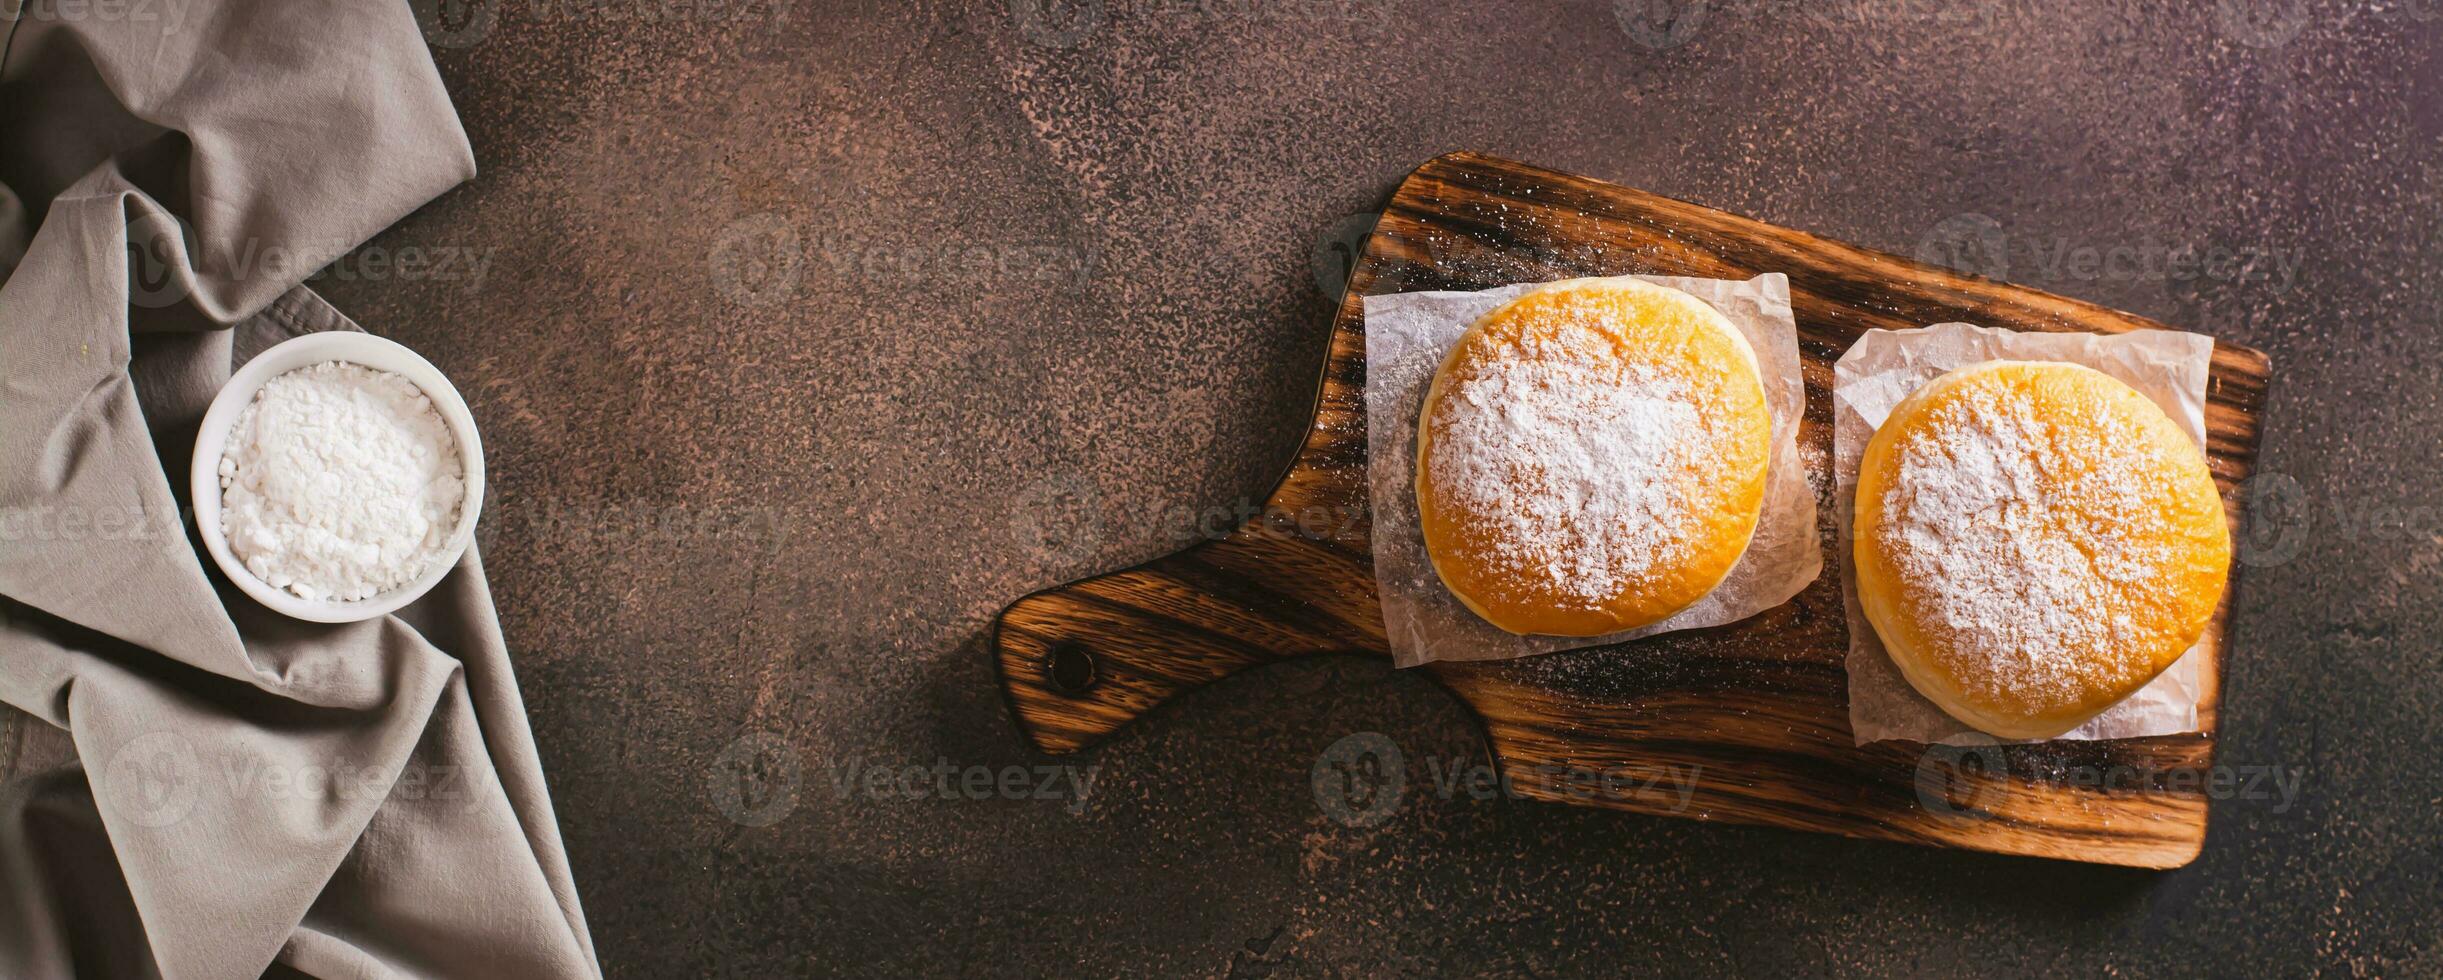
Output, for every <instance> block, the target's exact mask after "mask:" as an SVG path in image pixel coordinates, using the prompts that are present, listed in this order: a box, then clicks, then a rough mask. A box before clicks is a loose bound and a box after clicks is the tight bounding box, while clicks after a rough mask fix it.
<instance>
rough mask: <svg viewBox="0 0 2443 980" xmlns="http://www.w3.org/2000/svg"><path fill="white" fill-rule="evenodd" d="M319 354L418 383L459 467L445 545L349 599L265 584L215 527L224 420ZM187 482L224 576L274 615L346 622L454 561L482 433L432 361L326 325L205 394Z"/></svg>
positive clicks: (477, 490)
mask: <svg viewBox="0 0 2443 980" xmlns="http://www.w3.org/2000/svg"><path fill="white" fill-rule="evenodd" d="M326 361H347V362H349V363H352V364H362V365H364V366H366V367H369V368H374V369H376V370H381V371H388V372H390V373H392V374H396V375H399V376H400V377H403V378H406V379H407V380H409V381H412V382H415V385H416V387H418V388H422V389H424V395H425V397H427V398H430V399H432V401H433V408H434V409H435V410H436V411H439V412H440V413H441V418H442V420H443V421H444V422H447V423H449V427H450V435H451V436H452V437H454V438H456V439H457V440H458V459H459V461H460V464H461V465H462V466H463V467H464V468H465V471H466V498H465V499H464V501H462V502H461V503H460V504H459V505H458V526H457V527H456V528H454V529H452V530H451V531H450V540H449V544H448V545H447V546H445V547H444V548H443V549H442V552H441V554H440V555H439V556H437V557H435V558H434V559H433V564H432V567H430V568H427V569H425V570H424V573H423V574H422V575H418V576H416V580H415V581H413V582H409V583H407V584H406V585H404V586H401V587H399V588H396V589H392V590H391V591H388V592H384V593H382V594H380V595H377V596H374V597H372V598H369V599H358V600H355V601H353V602H342V601H337V600H329V599H304V598H299V597H298V596H297V595H296V594H294V593H291V592H289V591H287V590H285V589H276V588H273V587H272V586H271V583H269V582H265V581H263V580H262V579H259V578H256V577H255V575H254V573H253V572H250V571H247V570H246V566H245V564H244V563H242V562H240V561H238V559H237V556H236V555H233V554H231V553H230V552H229V540H228V538H227V537H226V536H224V535H223V534H222V533H221V477H220V466H221V453H222V450H223V449H224V448H225V447H226V446H227V445H228V443H229V427H230V425H231V424H233V423H235V422H236V421H237V416H238V412H239V411H240V410H242V409H244V408H245V407H246V403H247V402H250V401H253V400H254V395H255V392H256V391H258V390H260V389H261V388H262V387H263V385H264V383H265V382H268V381H270V380H271V379H273V378H275V377H278V376H280V375H282V374H286V373H288V372H290V371H293V370H296V369H297V368H301V367H305V366H307V365H309V364H321V363H323V362H326ZM188 482H189V483H190V484H192V486H193V492H194V495H195V523H196V525H197V527H198V529H200V530H201V531H202V532H203V538H204V550H206V551H209V552H211V553H212V560H213V561H214V562H215V563H217V564H219V565H220V566H221V574H224V575H227V576H229V580H230V581H232V582H235V583H237V586H238V588H240V589H244V590H245V591H246V594H247V595H249V596H253V597H254V600H255V601H256V602H260V603H262V604H264V605H265V606H269V607H271V609H272V610H273V611H275V612H278V613H281V614H282V615H286V616H292V617H295V618H297V619H302V620H307V621H309V622H316V623H353V622H356V621H358V620H365V619H372V618H374V617H375V616H382V615H387V614H388V613H390V612H391V611H392V610H395V609H397V608H399V607H400V606H404V605H406V604H408V603H410V602H414V601H416V598H417V597H418V596H421V595H423V594H424V593H426V592H429V591H431V590H432V587H433V586H434V584H436V583H438V582H440V581H441V579H442V577H443V576H446V575H448V574H449V573H450V569H452V568H455V567H457V566H458V559H459V556H461V555H464V554H466V550H467V544H468V542H471V541H473V540H475V518H476V516H477V515H478V514H479V513H480V512H482V510H483V502H484V447H483V440H482V439H481V438H480V437H478V436H477V435H476V434H475V416H474V413H471V412H469V411H467V403H466V399H464V398H460V397H459V396H458V389H457V388H455V387H452V386H451V385H450V379H448V378H446V377H443V376H442V374H441V369H440V368H436V367H434V366H433V365H432V362H430V361H427V360H425V359H424V358H422V357H419V356H417V354H416V352H415V351H412V350H408V349H407V348H405V347H402V346H400V345H398V344H395V343H392V342H390V341H387V340H383V339H382V338H380V337H376V336H374V335H372V334H369V333H358V332H356V331H353V330H326V331H322V332H320V333H310V334H306V335H305V336H302V337H294V338H291V339H288V340H284V341H281V342H280V343H278V344H275V345H273V346H272V348H271V349H270V350H267V351H264V352H263V353H261V354H257V355H255V358H254V360H251V361H247V362H246V366H245V367H243V368H239V369H238V371H237V373H236V374H233V375H231V376H230V377H229V384H228V385H226V386H224V387H222V388H221V392H220V394H218V395H215V396H213V398H212V407H211V408H209V409H206V410H205V411H204V422H203V429H202V431H199V432H197V433H196V434H195V463H194V465H193V466H192V467H190V472H189V474H188Z"/></svg>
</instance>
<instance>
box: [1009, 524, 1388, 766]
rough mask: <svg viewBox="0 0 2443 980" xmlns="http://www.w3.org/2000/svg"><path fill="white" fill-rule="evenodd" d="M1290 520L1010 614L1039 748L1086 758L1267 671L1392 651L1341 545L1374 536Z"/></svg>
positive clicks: (1018, 683) (1076, 587) (1016, 676)
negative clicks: (1329, 657)
mask: <svg viewBox="0 0 2443 980" xmlns="http://www.w3.org/2000/svg"><path fill="white" fill-rule="evenodd" d="M1281 494H1282V491H1276V492H1275V499H1276V500H1278V499H1280V496H1281ZM1282 512H1283V511H1280V510H1278V509H1277V508H1275V507H1267V508H1266V514H1267V515H1268V516H1266V517H1258V518H1255V519H1254V520H1251V521H1249V522H1247V523H1246V524H1244V525H1242V526H1240V527H1239V528H1238V530H1236V531H1234V532H1232V533H1231V534H1230V535H1229V536H1228V537H1225V538H1222V539H1219V540H1215V541H1207V542H1203V543H1200V544H1197V545H1195V546H1193V547H1190V548H1187V549H1185V550H1183V551H1178V552H1174V553H1172V554H1170V555H1166V556H1164V557H1161V558H1157V559H1154V560H1153V561H1150V562H1147V563H1145V564H1143V565H1139V566H1136V567H1135V568H1130V569H1127V570H1125V571H1119V572H1113V573H1111V574H1109V575H1099V576H1096V577H1094V578H1089V579H1085V580H1082V581H1077V582H1071V583H1069V584H1067V585H1063V586H1059V587H1057V588H1050V589H1045V590H1043V591H1041V592H1037V593H1034V594H1032V595H1029V596H1026V597H1025V598H1022V599H1019V600H1018V601H1016V602H1013V603H1011V604H1010V605H1009V608H1007V609H1003V610H1002V611H1001V615H1000V616H999V617H997V618H995V620H994V621H993V636H992V646H993V656H994V659H995V660H996V662H997V663H998V665H999V667H1000V671H1001V688H1002V690H1003V691H1004V692H1006V693H1007V694H1008V696H1009V701H1010V708H1011V710H1012V711H1013V712H1015V713H1016V715H1017V718H1018V724H1019V727H1020V728H1022V729H1024V730H1025V731H1026V734H1027V737H1028V738H1029V739H1031V740H1032V741H1033V742H1034V743H1035V745H1036V747H1038V748H1041V749H1043V750H1044V751H1046V752H1072V751H1076V750H1077V749H1081V748H1084V747H1086V746H1088V745H1091V744H1093V743H1094V742H1096V741H1098V740H1100V739H1101V738H1102V737H1103V736H1105V735H1109V734H1110V733H1111V732H1113V731H1115V730H1117V729H1119V728H1120V727H1121V726H1123V725H1126V724H1128V723H1129V722H1130V721H1133V720H1135V719H1136V718H1138V717H1139V716H1142V715H1144V714H1145V713H1146V712H1148V711H1151V710H1153V708H1154V707H1155V706H1157V705H1160V704H1162V703H1163V702H1165V701H1168V700H1170V699H1172V698H1174V697H1177V696H1179V695H1181V694H1184V693H1186V692H1188V691H1191V690H1194V689H1196V688H1198V687H1202V686H1204V685H1206V684H1210V683H1212V682H1214V681H1217V680H1220V679H1222V678H1224V677H1228V676H1230V675H1231V674H1235V673H1238V672H1239V671H1242V670H1245V669H1247V668H1249V667H1253V666H1257V665H1259V664H1267V663H1272V662H1274V661H1277V660H1285V659H1288V658H1291V657H1302V656H1310V655H1313V654H1318V653H1338V652H1357V653H1375V654H1381V653H1382V651H1383V642H1382V615H1381V611H1380V609H1379V607H1377V605H1376V604H1375V598H1374V582H1373V569H1372V566H1371V564H1369V563H1367V562H1365V561H1363V560H1362V559H1361V556H1360V554H1359V553H1356V552H1353V551H1352V550H1350V549H1349V547H1348V546H1347V545H1346V544H1345V543H1344V542H1343V541H1341V540H1339V538H1341V537H1342V536H1345V535H1348V534H1351V533H1354V534H1357V535H1362V534H1363V533H1364V530H1363V528H1362V526H1361V527H1357V528H1355V529H1351V528H1346V527H1338V528H1327V527H1321V526H1317V525H1307V524H1301V523H1300V522H1297V521H1287V520H1275V519H1271V517H1270V515H1273V514H1278V513H1282ZM1285 572H1286V574H1285Z"/></svg>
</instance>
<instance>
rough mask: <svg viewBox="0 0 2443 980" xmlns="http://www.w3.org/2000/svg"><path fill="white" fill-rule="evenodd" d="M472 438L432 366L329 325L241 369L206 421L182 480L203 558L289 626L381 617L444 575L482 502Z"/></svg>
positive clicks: (467, 421) (476, 444) (471, 423)
mask: <svg viewBox="0 0 2443 980" xmlns="http://www.w3.org/2000/svg"><path fill="white" fill-rule="evenodd" d="M483 475H484V474H483V444H482V441H481V440H480V439H479V438H478V436H477V435H476V432H475V420H474V416H473V415H472V414H471V413H469V412H468V411H467V407H466V401H465V400H464V399H462V398H460V397H459V395H458V390H457V389H456V388H454V387H452V386H451V385H450V382H449V379H448V378H446V377H443V376H442V374H441V371H440V370H439V369H438V368H435V367H433V365H432V364H431V363H430V362H428V361H426V360H425V359H424V358H422V357H419V356H417V355H416V353H415V352H414V351H411V350H408V349H407V348H405V347H402V346H400V345H398V344H395V343H392V342H390V341H387V340H383V339H382V338H379V337H375V336H373V335H371V334H364V333H357V332H354V331H326V332H322V333H313V334H307V335H305V336H302V337H297V338H294V339H291V340H288V341H285V342H283V343H280V344H278V345H276V346H274V347H272V348H271V349H269V350H266V351H264V352H263V353H261V354H259V355H256V356H255V358H254V359H253V360H250V361H248V362H246V365H245V367H243V368H241V369H240V370H239V371H238V372H237V373H236V374H234V375H232V376H231V377H230V379H229V384H228V385H227V386H226V387H224V388H222V389H221V392H220V394H219V395H218V396H216V397H215V398H214V399H213V401H212V407H211V408H210V409H209V410H207V411H206V412H205V413H204V419H203V424H202V427H201V429H200V430H199V431H198V432H197V434H196V440H195V458H194V464H193V467H192V469H191V472H190V486H191V487H192V490H193V494H194V501H195V516H196V524H197V526H198V530H199V531H200V532H201V535H202V537H203V541H204V548H205V550H206V551H209V552H211V554H212V560H213V561H214V563H216V564H218V565H219V566H220V568H221V571H222V573H223V574H226V575H227V576H229V579H230V581H231V582H233V583H235V584H236V585H237V586H238V587H239V588H240V589H241V590H243V591H245V593H246V594H247V595H248V596H251V597H253V598H254V599H255V601H257V602H260V603H262V604H263V605H265V606H268V607H270V608H271V609H273V610H275V611H277V612H280V613H283V614H285V615H288V616H292V617H295V618H298V619H303V620H309V621H312V622H320V623H345V622H355V621H358V620H364V619H372V618H374V617H376V616H381V615H384V614H387V613H389V612H391V611H393V610H396V609H398V608H399V607H401V606H404V605H406V604H408V603H409V602H413V601H415V599H416V598H417V597H419V596H421V595H423V594H424V593H425V592H427V591H429V590H431V589H432V587H433V586H434V585H435V584H436V583H438V582H440V581H441V579H442V578H443V577H445V576H447V575H448V574H449V571H450V569H451V568H453V567H455V566H456V565H457V563H458V558H459V556H460V555H462V554H464V553H465V552H466V548H467V544H468V542H470V541H472V540H473V538H474V535H475V521H476V517H477V515H478V512H479V511H480V510H481V509H482V505H483V485H484V480H483Z"/></svg>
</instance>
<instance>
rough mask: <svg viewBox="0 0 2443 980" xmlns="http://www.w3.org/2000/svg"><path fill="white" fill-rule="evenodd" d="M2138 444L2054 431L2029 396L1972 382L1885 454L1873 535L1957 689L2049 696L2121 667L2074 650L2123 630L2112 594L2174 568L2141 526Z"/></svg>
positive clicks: (2126, 629)
mask: <svg viewBox="0 0 2443 980" xmlns="http://www.w3.org/2000/svg"><path fill="white" fill-rule="evenodd" d="M2091 421H2095V422H2099V423H2104V424H2110V425H2114V426H2115V427H2117V428H2127V426H2126V425H2123V424H2120V423H2119V422H2118V420H2115V419H2113V418H2111V417H2109V416H2107V417H2105V418H2102V419H2096V420H2091ZM2140 436H2142V433H2138V432H2134V431H2131V432H2109V433H2083V432H2082V433H2075V434H2064V433H2057V432H2056V431H2055V423H2054V422H2053V421H2051V420H2048V419H2046V418H2044V417H2043V416H2042V415H2041V414H2040V413H2039V412H2038V411H2037V410H2036V407H2035V405H2034V404H2033V403H2031V402H2029V401H2027V400H2026V399H2024V398H2018V397H2010V396H2008V395H2006V394H2003V393H2000V392H1997V391H1995V390H1993V389H1991V388H1984V387H1976V388H1971V389H1968V390H1967V391H1965V392H1963V393H1962V395H1961V396H1960V397H1957V398H1955V399H1953V400H1952V401H1950V402H1948V403H1946V404H1943V405H1942V406H1940V407H1938V408H1937V409H1935V411H1933V412H1932V413H1930V414H1929V415H1928V416H1927V417H1926V419H1925V420H1924V424H1923V425H1921V426H1920V427H1918V428H1916V429H1914V430H1911V431H1910V432H1909V433H1908V434H1907V436H1906V437H1905V438H1904V439H1903V441H1902V442H1901V444H1900V445H1899V446H1898V447H1896V448H1897V449H1898V451H1899V455H1898V467H1897V471H1896V472H1895V473H1894V475H1893V478H1892V480H1891V482H1890V483H1889V484H1888V485H1887V486H1886V487H1885V488H1884V492H1883V499H1882V508H1883V510H1882V513H1883V521H1882V527H1883V531H1882V540H1883V541H1884V542H1885V546H1886V547H1887V548H1888V549H1889V554H1890V556H1891V559H1892V562H1893V564H1894V565H1896V566H1897V567H1898V569H1899V571H1900V572H1901V573H1902V575H1903V577H1904V580H1905V581H1908V582H1910V583H1915V584H1916V585H1915V587H1913V588H1912V589H1911V590H1910V591H1908V592H1907V593H1906V594H1905V597H1904V599H1903V601H1904V602H1905V603H1907V604H1908V605H1909V606H1910V607H1911V610H1912V615H1913V618H1915V619H1916V620H1917V621H1918V622H1920V623H1922V624H1925V628H1926V629H1927V630H1929V631H1931V632H1935V633H1938V634H1939V635H1941V636H1942V637H1943V638H1944V641H1945V643H1944V645H1945V646H1946V647H1947V648H1948V650H1949V652H1950V655H1951V656H1953V657H1955V658H1957V660H1956V662H1955V663H1953V664H1952V667H1953V669H1954V670H1956V671H1957V672H1958V673H1960V674H1961V675H1962V678H1963V680H1965V681H1966V682H1967V683H1969V684H1971V685H1973V686H1976V687H1980V688H1985V687H1991V688H1998V689H2003V690H2011V691H2017V692H2023V693H2024V694H2028V695H2033V696H2036V697H2038V698H2039V699H2043V700H2050V699H2051V697H2055V696H2059V695H2061V694H2064V693H2066V692H2069V691H2072V690H2074V689H2076V688H2077V687H2078V686H2080V685H2082V684H2084V683H2085V680H2084V679H2085V678H2088V677H2090V676H2092V675H2094V674H2096V673H2098V672H2101V671H2117V670H2118V669H2120V667H2119V665H2117V664H2114V663H2111V662H2108V661H2098V660H2096V659H2095V658H2092V657H2090V656H2088V655H2087V653H2086V651H2090V650H2094V649H2097V648H2101V647H2105V646H2109V645H2111V644H2112V642H2113V640H2114V638H2115V637H2127V636H2128V634H2129V633H2130V631H2131V630H2132V628H2133V627H2132V625H2131V620H2130V616H2129V609H2128V608H2126V604H2127V602H2128V599H2126V598H2125V595H2126V594H2125V593H2124V592H2123V591H2122V590H2125V589H2127V588H2129V587H2130V586H2131V585H2133V584H2136V583H2140V582H2144V581H2146V580H2148V579H2150V578H2152V577H2153V576H2154V573H2155V572H2156V571H2157V570H2159V569H2165V568H2167V566H2168V565H2169V564H2170V563H2171V562H2172V556H2171V555H2170V553H2169V549H2168V548H2166V547H2165V546H2163V545H2162V544H2161V543H2160V542H2159V541H2156V540H2154V539H2153V538H2152V537H2151V536H2150V535H2149V534H2147V533H2145V532H2142V531H2140V530H2139V529H2138V527H2137V525H2139V524H2140V523H2141V522H2142V521H2143V520H2144V519H2145V514H2146V512H2147V509H2148V502H2149V500H2150V494H2149V485H2148V482H2147V481H2148V476H2147V474H2148V473H2149V472H2150V467H2148V466H2147V465H2146V464H2147V463H2148V462H2149V460H2148V459H2147V458H2146V457H2144V456H2142V455H2141V454H2139V453H2137V452H2133V451H2128V449H2127V447H2136V446H2143V445H2145V443H2144V442H2143V441H2142V440H2141V438H2140ZM2065 442H2066V443H2067V444H2065ZM2150 542H2152V543H2150Z"/></svg>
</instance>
